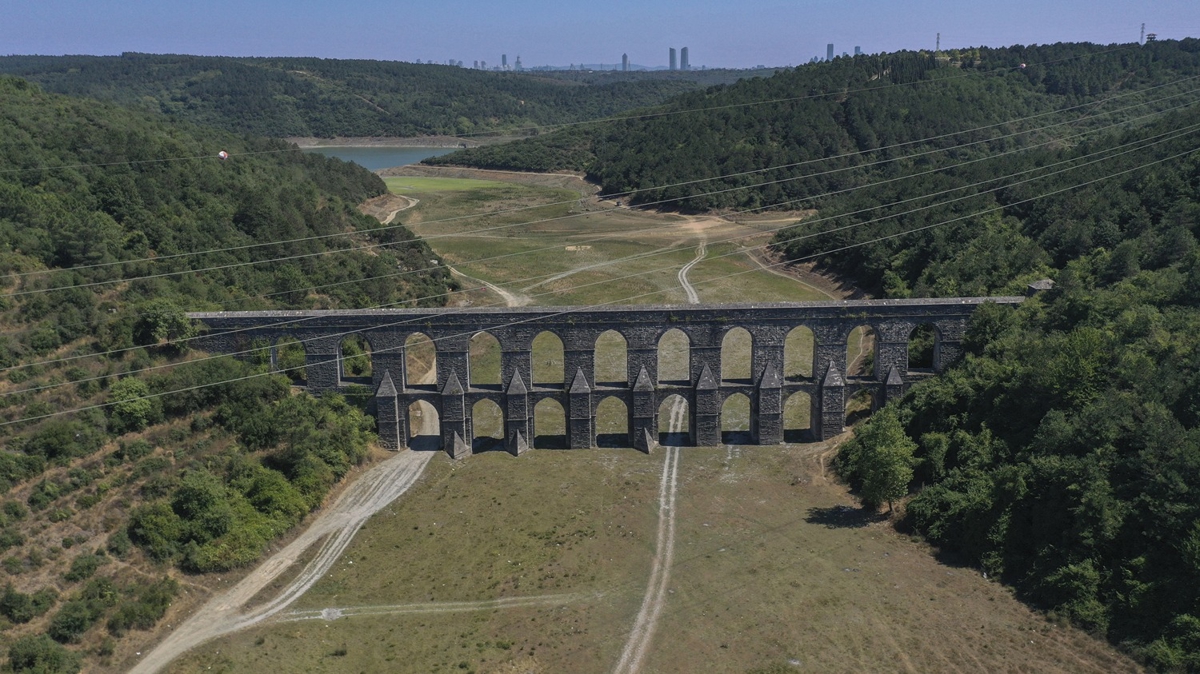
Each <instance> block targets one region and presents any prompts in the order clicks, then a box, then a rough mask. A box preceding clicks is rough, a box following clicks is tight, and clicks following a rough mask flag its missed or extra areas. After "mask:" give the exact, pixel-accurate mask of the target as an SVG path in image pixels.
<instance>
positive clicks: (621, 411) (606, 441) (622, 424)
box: [596, 396, 629, 447]
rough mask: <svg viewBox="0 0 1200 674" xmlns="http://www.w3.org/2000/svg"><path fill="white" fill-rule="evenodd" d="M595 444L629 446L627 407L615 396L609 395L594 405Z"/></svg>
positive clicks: (601, 445)
mask: <svg viewBox="0 0 1200 674" xmlns="http://www.w3.org/2000/svg"><path fill="white" fill-rule="evenodd" d="M596 445H597V446H599V447H628V446H629V408H628V407H626V406H625V402H624V401H622V400H621V399H620V398H618V397H616V396H609V397H607V398H605V399H604V400H601V401H600V404H599V405H597V406H596Z"/></svg>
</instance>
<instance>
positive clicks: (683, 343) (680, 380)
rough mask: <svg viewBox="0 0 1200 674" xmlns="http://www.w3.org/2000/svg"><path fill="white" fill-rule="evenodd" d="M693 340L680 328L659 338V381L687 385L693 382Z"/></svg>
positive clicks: (672, 329) (669, 331) (671, 330)
mask: <svg viewBox="0 0 1200 674" xmlns="http://www.w3.org/2000/svg"><path fill="white" fill-rule="evenodd" d="M691 358H692V341H691V340H690V339H688V336H687V333H685V332H684V331H683V330H680V329H679V328H671V329H670V330H667V331H666V332H664V333H663V335H662V337H659V338H658V382H659V383H660V384H675V385H678V386H687V385H689V384H691V382H692V370H691Z"/></svg>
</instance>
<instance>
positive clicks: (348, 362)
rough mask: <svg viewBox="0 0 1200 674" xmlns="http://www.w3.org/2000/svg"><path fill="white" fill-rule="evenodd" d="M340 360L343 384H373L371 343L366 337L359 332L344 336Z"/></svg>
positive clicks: (340, 348) (339, 352)
mask: <svg viewBox="0 0 1200 674" xmlns="http://www.w3.org/2000/svg"><path fill="white" fill-rule="evenodd" d="M338 361H339V364H340V367H341V369H340V371H339V372H338V375H339V376H340V377H341V380H342V383H343V384H362V385H364V386H370V385H371V345H370V343H368V342H367V338H366V337H363V336H362V335H360V334H357V333H355V334H352V335H346V336H345V337H343V338H342V343H341V345H340V346H339V351H338Z"/></svg>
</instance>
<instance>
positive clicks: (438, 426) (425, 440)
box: [408, 400, 442, 451]
mask: <svg viewBox="0 0 1200 674" xmlns="http://www.w3.org/2000/svg"><path fill="white" fill-rule="evenodd" d="M408 432H409V441H408V448H409V449H414V450H417V451H434V450H437V449H440V448H441V444H442V422H441V419H440V418H439V417H438V411H437V408H436V407H434V406H433V405H432V404H430V403H428V402H426V401H424V400H417V401H415V402H414V403H412V404H411V405H409V406H408Z"/></svg>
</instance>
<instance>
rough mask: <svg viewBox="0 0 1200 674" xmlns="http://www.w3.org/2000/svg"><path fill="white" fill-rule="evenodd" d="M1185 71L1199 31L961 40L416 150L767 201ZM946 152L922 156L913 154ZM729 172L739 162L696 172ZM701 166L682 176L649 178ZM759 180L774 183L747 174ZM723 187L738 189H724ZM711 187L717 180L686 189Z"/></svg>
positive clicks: (645, 187)
mask: <svg viewBox="0 0 1200 674" xmlns="http://www.w3.org/2000/svg"><path fill="white" fill-rule="evenodd" d="M1022 64H1025V66H1024V67H1022ZM1197 73H1200V42H1198V41H1197V40H1184V41H1182V42H1171V41H1163V42H1155V43H1151V44H1148V45H1146V46H1145V47H1141V46H1138V45H1110V46H1102V45H1092V44H1056V45H1049V46H1034V47H1019V46H1018V47H1011V48H1005V49H973V50H966V51H961V52H957V51H956V52H947V53H946V54H945V55H943V56H938V55H935V54H933V53H929V52H900V53H895V54H881V55H871V56H867V55H864V56H857V57H853V58H839V59H835V60H834V61H832V62H829V63H818V64H813V65H805V66H801V67H799V68H795V69H791V70H785V71H780V72H778V73H776V74H775V75H774V76H772V77H766V78H751V79H744V80H741V81H739V82H736V83H734V84H729V85H726V86H714V87H710V88H708V89H706V90H704V91H697V92H692V93H686V94H682V95H680V96H678V97H676V98H674V99H672V100H671V101H669V102H668V103H666V104H664V105H661V106H658V107H655V108H653V109H650V110H644V111H640V112H645V113H647V116H645V117H638V118H633V119H626V120H622V121H614V122H608V123H603V124H589V125H584V126H580V127H574V128H568V129H562V130H559V131H556V132H553V133H549V134H545V135H542V136H539V137H537V138H533V139H528V140H523V141H519V142H515V143H509V144H503V145H493V146H488V147H482V148H472V149H469V150H464V151H460V152H456V153H452V154H448V155H444V156H441V157H437V158H435V159H430V160H427V163H430V164H457V165H464V166H475V167H480V168H495V169H513V170H531V171H556V170H572V171H585V172H586V173H587V174H588V176H589V178H590V179H591V180H594V181H595V182H597V183H599V184H600V185H601V187H602V188H603V190H604V191H605V192H607V193H618V192H625V191H628V190H641V191H640V192H639V193H638V194H636V195H635V196H634V197H633V198H632V201H633V202H634V203H648V202H656V201H659V200H661V199H678V198H683V199H682V200H681V201H677V202H673V203H672V204H671V205H670V206H668V207H671V208H681V209H692V210H705V209H713V208H757V207H768V206H770V205H771V204H773V203H782V202H786V201H788V200H791V199H796V198H800V197H804V196H808V195H813V194H820V193H822V192H825V191H828V190H830V189H838V188H843V187H846V186H849V185H853V184H856V183H861V182H863V181H867V180H870V179H871V178H872V177H873V176H878V175H884V174H889V173H894V172H895V171H896V170H897V168H896V167H895V166H892V167H886V168H881V169H876V170H859V171H851V172H848V173H845V172H844V173H839V174H832V175H829V176H824V177H811V176H812V174H814V173H818V172H819V171H828V170H830V169H834V168H846V167H854V166H857V165H861V164H863V163H865V162H868V161H874V160H878V159H880V158H887V157H890V156H896V155H900V154H908V153H913V152H917V151H919V150H921V149H931V148H938V147H949V146H955V145H963V144H964V143H968V142H972V141H979V140H989V139H996V140H995V142H994V143H986V144H981V145H975V146H969V147H964V148H963V149H961V150H957V151H955V152H954V153H953V154H952V155H948V156H950V157H952V158H953V159H961V158H963V157H967V156H979V155H984V154H987V153H990V152H993V151H995V150H997V149H1001V148H1010V147H1013V146H1019V145H1020V144H1022V143H1029V142H1036V141H1038V140H1045V139H1046V138H1047V137H1048V136H1050V137H1053V136H1054V135H1056V134H1057V135H1062V136H1065V135H1070V134H1074V133H1077V132H1078V131H1079V130H1080V129H1081V128H1087V127H1089V126H1096V125H1103V124H1108V123H1111V122H1112V121H1113V120H1114V119H1121V118H1122V115H1124V116H1126V117H1132V116H1136V115H1139V114H1144V113H1145V112H1147V111H1152V110H1154V109H1155V107H1154V106H1150V107H1144V108H1137V109H1134V108H1128V107H1127V106H1129V105H1130V104H1132V103H1136V102H1139V101H1141V100H1143V99H1142V98H1140V97H1139V96H1125V95H1124V94H1128V93H1130V92H1137V91H1139V90H1144V89H1147V88H1149V87H1152V86H1156V85H1161V84H1164V83H1167V82H1170V81H1174V80H1179V79H1180V78H1185V77H1189V76H1192V75H1195V74H1197ZM1187 86H1192V85H1191V84H1190V83H1183V84H1179V85H1175V86H1166V87H1162V88H1159V89H1155V90H1154V93H1153V95H1150V94H1147V96H1146V98H1156V97H1159V96H1163V95H1168V94H1170V93H1177V92H1178V91H1180V90H1181V87H1187ZM1117 96H1119V98H1117V99H1114V100H1113V101H1112V102H1111V103H1105V104H1103V105H1098V106H1097V107H1096V108H1095V109H1088V110H1084V109H1082V108H1080V109H1077V110H1075V111H1074V112H1072V113H1068V114H1067V115H1064V116H1061V117H1039V118H1038V119H1036V120H1031V121H1029V122H1019V121H1018V122H1010V120H1014V119H1019V118H1022V117H1026V116H1029V115H1036V114H1042V113H1048V112H1051V111H1053V110H1056V109H1062V108H1068V107H1073V106H1079V105H1081V104H1084V103H1088V102H1090V101H1096V102H1100V101H1104V100H1106V99H1109V98H1113V97H1117ZM1177 102H1178V101H1177V100H1175V101H1168V102H1166V103H1164V104H1163V105H1164V106H1169V105H1174V104H1176V103H1177ZM1160 107H1161V106H1160ZM1122 109H1127V110H1128V112H1119V113H1118V114H1117V115H1116V116H1115V117H1114V116H1113V115H1111V114H1105V115H1103V116H1100V115H1098V114H1096V113H1110V112H1113V111H1119V110H1122ZM1070 115H1074V117H1071V116H1070ZM1073 118H1080V121H1077V122H1075V123H1072V124H1070V125H1061V126H1059V127H1057V128H1053V129H1048V130H1045V131H1042V132H1040V133H1037V134H1030V135H1026V136H1020V137H1009V138H1000V137H1001V136H1009V135H1010V134H1012V132H1014V131H1019V130H1022V129H1028V128H1034V127H1042V126H1045V125H1047V124H1051V123H1054V122H1062V121H1064V120H1067V119H1073ZM988 125H994V126H992V128H989V129H986V130H984V131H980V132H975V133H972V134H969V135H958V136H955V137H952V138H943V139H941V140H938V141H934V142H931V143H915V144H911V143H914V141H919V140H920V139H922V138H926V137H930V136H938V135H944V134H950V133H954V132H958V131H963V130H967V129H971V128H975V127H982V126H988ZM901 143H910V145H908V146H906V147H904V148H902V149H898V150H895V151H888V150H883V151H881V152H880V153H879V154H878V155H867V156H864V157H861V158H858V157H851V158H846V159H840V160H831V161H823V162H822V163H821V164H820V167H819V170H818V168H817V167H812V166H792V165H795V164H798V163H800V162H806V161H813V160H818V159H824V158H826V157H830V156H834V155H843V154H847V153H855V152H871V151H873V150H875V149H877V148H885V147H888V146H892V145H896V144H901ZM944 160H945V159H944V158H943V159H939V158H937V157H933V158H929V159H922V160H921V161H922V162H929V161H934V162H936V161H944ZM776 166H790V168H783V169H778V170H774V171H771V172H770V173H769V174H766V175H759V174H753V173H747V172H752V171H757V170H761V169H765V168H768V167H776ZM727 174H742V175H739V176H737V177H732V178H724V179H716V180H708V179H709V178H712V177H714V176H722V175H727ZM701 180H702V181H703V182H698V183H693V184H691V185H687V186H683V187H678V188H668V189H656V188H657V186H660V185H671V184H675V183H681V182H687V181H701ZM764 181H774V182H775V184H772V185H770V186H766V187H761V188H758V187H754V185H756V184H758V183H761V182H764ZM780 181H782V182H780ZM731 188H746V189H738V190H735V191H729V190H730V189H731ZM719 190H725V191H724V193H722V194H717V195H711V196H694V197H693V196H690V195H700V194H701V193H703V192H710V191H719Z"/></svg>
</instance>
